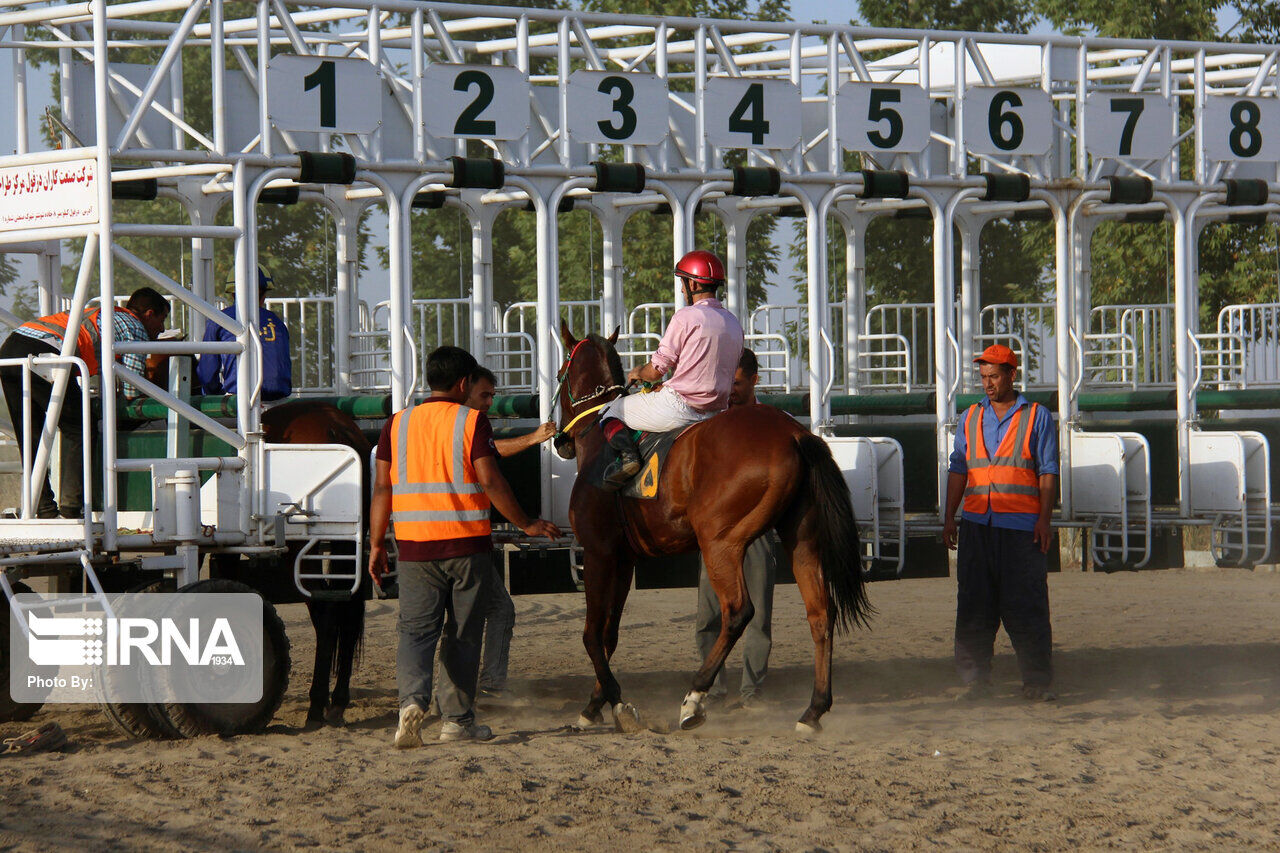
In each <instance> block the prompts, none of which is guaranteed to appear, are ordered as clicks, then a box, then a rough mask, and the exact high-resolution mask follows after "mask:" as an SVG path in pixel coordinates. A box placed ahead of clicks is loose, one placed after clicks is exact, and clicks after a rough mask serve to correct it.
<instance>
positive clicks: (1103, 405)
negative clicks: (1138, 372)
mask: <svg viewBox="0 0 1280 853" xmlns="http://www.w3.org/2000/svg"><path fill="white" fill-rule="evenodd" d="M1078 408H1079V409H1080V411H1082V412H1157V411H1164V410H1166V409H1176V408H1177V405H1176V404H1175V403H1174V393H1173V391H1094V392H1091V393H1082V394H1081V395H1080V400H1079V406H1078Z"/></svg>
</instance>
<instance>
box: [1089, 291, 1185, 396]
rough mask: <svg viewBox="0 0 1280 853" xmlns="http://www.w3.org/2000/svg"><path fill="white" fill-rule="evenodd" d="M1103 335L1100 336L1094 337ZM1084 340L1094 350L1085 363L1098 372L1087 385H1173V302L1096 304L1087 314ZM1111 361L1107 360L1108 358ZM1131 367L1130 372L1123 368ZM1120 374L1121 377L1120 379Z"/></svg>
mask: <svg viewBox="0 0 1280 853" xmlns="http://www.w3.org/2000/svg"><path fill="white" fill-rule="evenodd" d="M1094 336H1103V337H1094ZM1085 339H1086V343H1088V342H1089V341H1090V340H1092V341H1094V342H1095V343H1094V346H1090V347H1088V349H1090V350H1094V351H1096V352H1097V355H1095V356H1092V357H1090V358H1089V360H1088V366H1089V367H1090V368H1091V369H1092V370H1094V371H1097V372H1098V373H1099V376H1100V380H1099V381H1097V382H1095V381H1093V380H1092V379H1091V380H1090V382H1091V384H1103V385H1108V384H1109V385H1130V386H1132V387H1138V386H1141V387H1151V386H1167V387H1171V386H1172V385H1173V384H1174V374H1175V370H1174V358H1175V357H1174V352H1175V348H1176V346H1177V335H1176V334H1175V333H1174V327H1173V305H1172V304H1169V303H1165V304H1160V305H1098V306H1095V307H1094V309H1093V310H1092V311H1091V312H1090V314H1089V334H1088V335H1086V336H1085ZM1109 357H1110V358H1112V359H1113V360H1112V361H1108V358H1109ZM1129 370H1131V373H1127V372H1126V371H1129ZM1120 377H1124V378H1120Z"/></svg>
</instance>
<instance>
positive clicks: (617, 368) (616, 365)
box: [587, 334, 626, 385]
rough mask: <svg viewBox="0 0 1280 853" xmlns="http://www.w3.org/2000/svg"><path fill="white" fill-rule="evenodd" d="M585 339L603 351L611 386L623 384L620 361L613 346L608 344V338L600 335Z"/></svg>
mask: <svg viewBox="0 0 1280 853" xmlns="http://www.w3.org/2000/svg"><path fill="white" fill-rule="evenodd" d="M587 339H588V340H590V341H591V342H592V343H594V344H595V345H596V346H598V347H600V348H601V349H602V350H604V357H605V361H606V363H608V365H609V375H610V376H612V377H613V384H614V385H622V384H624V382H625V380H626V377H625V376H624V375H623V373H622V359H621V358H620V357H619V356H618V350H617V349H616V348H615V347H614V345H613V344H611V343H609V340H608V338H605V337H603V336H602V335H596V334H590V335H587Z"/></svg>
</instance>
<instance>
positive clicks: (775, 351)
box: [743, 334, 792, 393]
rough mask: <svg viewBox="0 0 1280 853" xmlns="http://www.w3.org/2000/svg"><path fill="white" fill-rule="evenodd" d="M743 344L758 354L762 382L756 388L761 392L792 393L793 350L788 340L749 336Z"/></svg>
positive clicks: (773, 336)
mask: <svg viewBox="0 0 1280 853" xmlns="http://www.w3.org/2000/svg"><path fill="white" fill-rule="evenodd" d="M743 343H744V345H745V346H746V347H747V349H749V350H751V351H752V352H754V353H755V354H756V362H757V363H758V364H759V367H760V373H759V375H760V382H759V384H758V385H757V386H756V387H757V388H758V389H760V390H761V391H781V392H783V393H790V391H791V388H792V385H791V348H790V345H789V344H788V342H787V339H786V338H785V337H784V336H782V335H768V334H758V335H751V334H749V335H747V336H746V338H745V340H744V341H743Z"/></svg>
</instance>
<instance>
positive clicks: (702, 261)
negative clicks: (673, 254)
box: [676, 249, 725, 289]
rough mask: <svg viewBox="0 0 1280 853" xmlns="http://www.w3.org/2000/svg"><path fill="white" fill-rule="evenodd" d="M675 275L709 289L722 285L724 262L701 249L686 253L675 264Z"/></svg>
mask: <svg viewBox="0 0 1280 853" xmlns="http://www.w3.org/2000/svg"><path fill="white" fill-rule="evenodd" d="M676 275H678V276H680V277H681V278H683V279H688V280H689V281H691V282H695V283H697V284H701V285H709V286H710V288H711V289H715V288H717V287H723V286H724V278H725V275H724V264H723V263H721V261H720V259H719V258H717V257H716V256H715V254H714V253H713V252H707V251H704V250H702V249H698V250H696V251H693V252H688V253H686V254H685V256H684V257H683V258H681V259H680V263H678V264H676ZM702 289H707V288H705V287H704V288H702Z"/></svg>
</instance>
